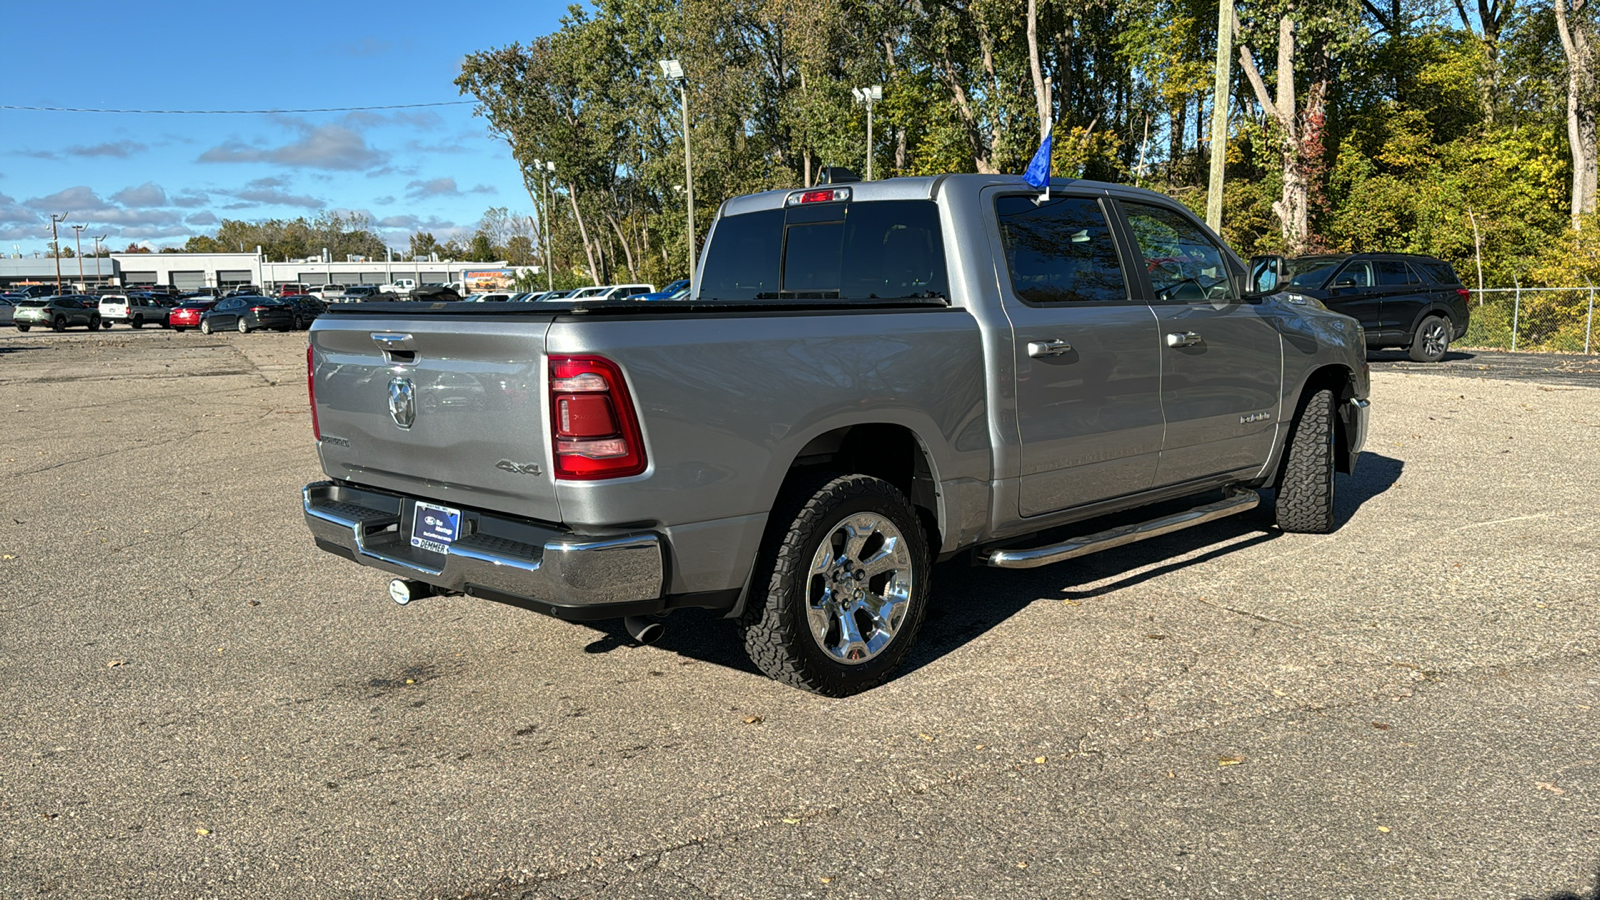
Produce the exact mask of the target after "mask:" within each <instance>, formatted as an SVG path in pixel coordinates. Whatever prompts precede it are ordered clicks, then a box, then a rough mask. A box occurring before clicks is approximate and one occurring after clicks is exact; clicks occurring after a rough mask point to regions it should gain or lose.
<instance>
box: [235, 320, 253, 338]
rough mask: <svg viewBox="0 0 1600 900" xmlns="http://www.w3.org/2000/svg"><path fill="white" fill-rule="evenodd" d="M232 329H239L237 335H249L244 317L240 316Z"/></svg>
mask: <svg viewBox="0 0 1600 900" xmlns="http://www.w3.org/2000/svg"><path fill="white" fill-rule="evenodd" d="M234 327H235V328H237V329H239V333H240V334H249V333H250V326H249V324H247V323H246V322H245V320H244V316H240V317H239V321H237V322H235V323H234Z"/></svg>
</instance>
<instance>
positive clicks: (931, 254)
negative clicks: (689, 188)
mask: <svg viewBox="0 0 1600 900" xmlns="http://www.w3.org/2000/svg"><path fill="white" fill-rule="evenodd" d="M948 294H949V284H948V279H947V275H946V272H945V255H944V238H943V234H942V232H941V230H940V228H939V210H938V205H937V204H935V203H934V202H933V201H931V200H878V201H863V202H858V203H819V204H807V205H800V206H792V207H789V208H788V209H787V210H783V209H771V210H761V211H758V212H753V213H744V214H741V215H737V216H726V217H724V218H723V219H722V221H720V222H719V223H718V224H717V230H716V232H715V234H714V235H713V237H712V241H711V247H710V249H709V250H708V251H707V253H706V263H705V268H704V271H703V274H702V284H701V288H700V299H702V300H720V301H752V300H847V301H871V300H904V299H925V298H934V297H947V296H948Z"/></svg>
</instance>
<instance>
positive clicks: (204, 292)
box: [178, 287, 222, 300]
mask: <svg viewBox="0 0 1600 900" xmlns="http://www.w3.org/2000/svg"><path fill="white" fill-rule="evenodd" d="M200 297H205V298H209V299H213V300H220V299H221V298H222V288H216V287H202V288H195V289H194V290H192V291H190V292H189V293H187V294H184V295H183V297H181V298H178V299H194V298H200Z"/></svg>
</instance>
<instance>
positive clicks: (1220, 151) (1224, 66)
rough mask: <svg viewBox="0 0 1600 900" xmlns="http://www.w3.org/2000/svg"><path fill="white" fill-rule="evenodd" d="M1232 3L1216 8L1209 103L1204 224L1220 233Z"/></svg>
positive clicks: (1224, 0)
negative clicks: (1213, 81) (1208, 166)
mask: <svg viewBox="0 0 1600 900" xmlns="http://www.w3.org/2000/svg"><path fill="white" fill-rule="evenodd" d="M1232 56H1233V0H1220V2H1219V3H1218V5H1217V81H1216V85H1215V88H1214V92H1213V99H1212V101H1211V104H1212V107H1211V185H1210V187H1209V188H1208V189H1207V191H1206V224H1207V225H1209V226H1211V230H1212V231H1215V232H1217V233H1218V234H1221V233H1222V181H1223V170H1224V169H1225V168H1226V166H1227V163H1228V94H1229V90H1228V88H1229V85H1230V84H1231V83H1232V81H1233V65H1232V63H1233V61H1232Z"/></svg>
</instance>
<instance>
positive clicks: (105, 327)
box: [100, 319, 112, 331]
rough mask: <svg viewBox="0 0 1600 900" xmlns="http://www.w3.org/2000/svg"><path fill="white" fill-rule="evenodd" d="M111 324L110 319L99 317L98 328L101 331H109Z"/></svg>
mask: <svg viewBox="0 0 1600 900" xmlns="http://www.w3.org/2000/svg"><path fill="white" fill-rule="evenodd" d="M111 324H112V323H111V320H110V319H101V320H100V330H101V331H110V330H111Z"/></svg>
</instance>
